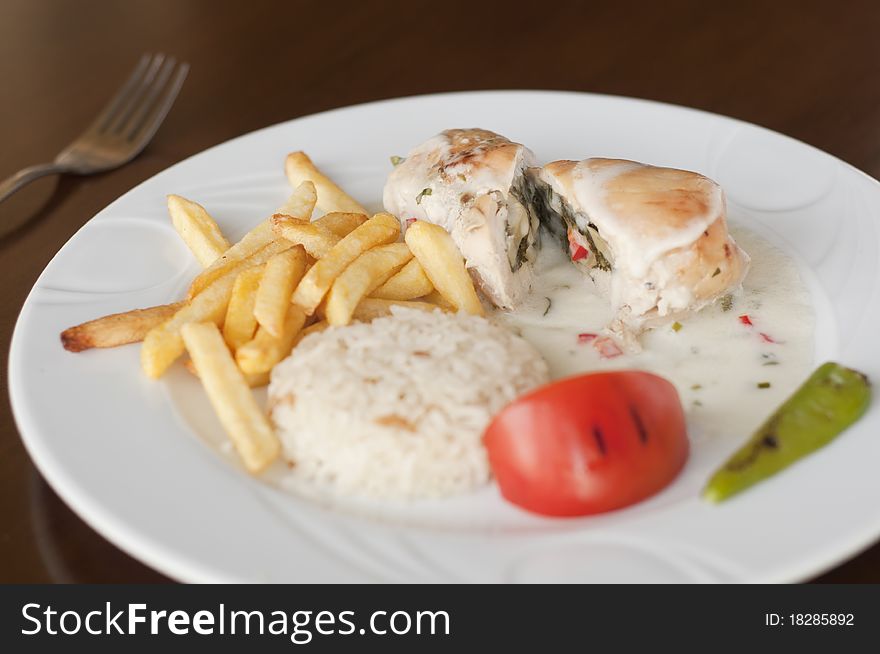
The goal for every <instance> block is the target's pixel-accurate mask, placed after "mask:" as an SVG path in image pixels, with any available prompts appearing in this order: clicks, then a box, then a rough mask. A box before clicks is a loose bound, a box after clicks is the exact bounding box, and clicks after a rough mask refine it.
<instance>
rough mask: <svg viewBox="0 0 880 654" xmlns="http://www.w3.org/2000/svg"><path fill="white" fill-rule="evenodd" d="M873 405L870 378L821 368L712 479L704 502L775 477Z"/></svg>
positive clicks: (839, 368)
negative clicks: (871, 403)
mask: <svg viewBox="0 0 880 654" xmlns="http://www.w3.org/2000/svg"><path fill="white" fill-rule="evenodd" d="M870 402H871V388H870V384H869V382H868V378H867V377H866V376H865V375H863V374H862V373H860V372H858V371H856V370H852V369H850V368H844V367H843V366H841V365H839V364H836V363H830V362H829V363H825V364H823V365H821V366H820V367H819V368H818V369H816V371H815V372H814V373H813V374H812V375H811V376H810V378H809V379H807V381H806V382H804V384H803V385H802V386H801V387H800V388H798V389H797V390H796V391H795V392H794V394H793V395H792V396H791V397H789V398H788V399H787V400H786V401H785V402H784V403H783V404H782V406H780V407H779V408H778V409H777V410H776V411H775V412H774V413H773V415H771V416H770V417H769V418H768V419H767V420H766V421H765V422H764V424H763V425H761V426H760V427H759V428H758V430H757V431H756V432H755V433H754V435H753V436H752V437H751V438H750V439H749V441H748V442H747V443H746V444H745V445H743V446H742V447H741V448H740V449H739V450H737V451H736V453H734V454H733V456H731V457H730V458H729V459H728V460H727V462H726V463H725V464H724V465H723V466H721V468H719V469H718V471H716V472H715V474H714V475H712V478H711V479H710V480H709V483H708V484H706V488H705V489H704V490H703V497H705V498H706V499H707V500H710V501H712V502H721V501H723V500H726V499H727V498H729V497H731V496H732V495H735V494H736V493H739V492H740V491H743V490H745V489H746V488H749V487H750V486H752V485H754V484H756V483H758V482H760V481H762V480H764V479H767V478H768V477H771V476H773V475H774V474H776V473H777V472H779V471H780V470H783V469H784V468H787V467H788V466H790V465H791V464H792V463H794V462H796V461H797V460H798V459H800V458H802V457H804V456H806V455H808V454H810V453H811V452H813V451H815V450H817V449H819V448H820V447H822V446H824V445H827V444H828V443H830V442H831V441H832V440H834V438H835V437H836V436H837V435H838V434H840V433H841V432H842V431H843V430H844V429H846V428H847V427H849V426H850V425H851V424H853V423H854V422H855V421H857V420H858V419H859V418H860V417H861V416H862V414H863V413H864V412H865V410H866V409H867V408H868V405H869V404H870Z"/></svg>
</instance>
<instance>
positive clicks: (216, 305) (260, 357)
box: [61, 152, 483, 474]
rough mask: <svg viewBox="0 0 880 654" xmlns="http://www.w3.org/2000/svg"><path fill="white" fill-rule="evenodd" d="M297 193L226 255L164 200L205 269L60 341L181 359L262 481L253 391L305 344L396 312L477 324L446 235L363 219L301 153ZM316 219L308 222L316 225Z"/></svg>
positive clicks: (260, 426) (259, 418)
mask: <svg viewBox="0 0 880 654" xmlns="http://www.w3.org/2000/svg"><path fill="white" fill-rule="evenodd" d="M285 172H286V174H287V178H288V180H289V181H290V183H291V186H292V187H293V188H294V191H293V194H292V195H291V196H290V198H289V199H288V200H287V202H285V203H284V205H282V206H281V207H279V208H278V210H277V211H276V212H275V213H274V214H273V215H272V216H270V217H269V218H267V219H265V220H263V221H262V222H261V223H259V224H258V225H257V226H256V227H254V228H253V229H252V230H251V231H250V232H248V233H247V234H246V235H245V236H244V238H242V239H241V240H240V241H239V242H238V243H235V244H234V245H230V243H229V241H227V239H226V238H225V237H224V236H223V233H222V231H221V230H220V227H219V226H218V225H217V223H216V221H215V220H214V219H213V218H211V216H210V215H209V214H208V212H207V211H206V210H205V209H204V207H202V206H200V205H199V204H196V203H195V202H193V201H191V200H187V199H186V198H183V197H180V196H178V195H169V196H168V212H169V214H170V215H171V221H172V224H173V225H174V228H175V230H176V231H177V233H178V234H179V235H180V237H181V238H182V239H183V241H184V243H186V245H187V247H189V249H190V250H191V251H192V253H193V255H194V256H195V258H196V259H197V260H198V262H199V263H200V264H201V266H202V267H203V270H202V272H201V273H199V274H198V275H197V276H196V278H195V279H194V280H193V281H192V283H191V284H190V287H189V290H188V291H187V295H186V298H185V299H184V300H183V301H181V302H176V303H173V304H167V305H162V306H158V307H152V308H148V309H135V310H133V311H128V312H125V313H119V314H114V315H110V316H104V317H103V318H98V319H97V320H92V321H90V322H86V323H83V324H81V325H77V326H76V327H71V328H70V329H67V330H65V331H64V332H62V334H61V341H62V343H63V345H64V347H65V348H66V349H68V350H70V351H72V352H81V351H83V350H87V349H90V348H96V347H98V348H105V347H115V346H118V345H123V344H127V343H134V342H139V341H143V345H142V347H141V365H142V367H143V370H144V372H145V373H146V375H147V376H148V377H150V378H153V379H158V378H159V377H161V376H162V375H163V374H164V373H165V371H166V370H168V368H169V367H170V366H171V365H172V364H173V363H174V362H175V361H177V360H178V359H180V358H181V357H182V356H183V355H184V354H185V353H188V354H189V359H188V360H186V361H185V362H184V365H186V367H187V368H188V369H189V370H190V371H191V372H193V373H194V374H195V375H197V376H198V377H199V379H200V380H201V382H202V385H203V386H204V388H205V392H206V394H207V396H208V398H209V400H210V401H211V404H212V405H213V407H214V410H215V412H216V413H217V416H218V417H219V419H220V422H221V423H222V425H223V427H224V429H225V430H226V432H227V434H228V435H229V438H230V440H231V441H232V443H233V445H234V446H235V449H236V451H237V452H238V454H239V456H240V457H241V459H242V461H243V463H244V465H245V467H246V468H247V469H248V470H249V471H250V472H252V473H254V474H257V473H259V472H261V471H263V470H265V469H266V467H268V466H269V465H270V464H271V463H272V462H273V461H275V459H277V458H278V456H279V454H280V451H281V446H280V443H279V441H278V438H277V437H276V436H275V434H274V433H273V430H272V426H271V424H270V422H269V420H268V418H267V416H266V413H265V412H264V411H263V409H262V408H261V407H260V406H259V403H258V402H257V400H256V398H255V396H254V395H253V393H252V391H251V388H253V387H257V386H264V385H266V384H267V383H268V382H269V375H270V373H271V371H272V368H273V367H274V366H275V365H276V364H278V363H279V362H280V361H281V360H283V359H284V358H286V357H287V356H288V355H290V353H291V352H292V351H293V349H294V347H295V346H296V344H297V343H298V342H299V340H301V339H302V338H303V337H305V336H306V335H308V334H310V333H312V332H315V331H320V330H322V329H325V328H327V327H328V326H341V325H347V324H349V323H351V322H352V321H368V320H372V319H373V318H376V317H379V316H384V315H388V314H389V313H390V311H391V307H392V306H394V305H403V306H409V307H413V308H417V309H423V310H427V311H433V310H436V309H438V308H440V309H442V310H444V311H464V312H467V313H471V314H476V315H482V314H483V306H482V304H481V303H480V299H479V297H478V296H477V293H476V290H475V289H474V285H473V282H472V281H471V277H470V275H469V274H468V272H467V270H466V269H465V264H464V260H463V258H462V256H461V253H460V252H459V251H458V249H457V247H456V246H455V243H454V242H453V241H452V238H451V237H450V236H449V234H448V233H447V232H446V231H445V230H444V229H443V228H441V227H438V226H436V225H433V224H431V223H427V222H423V221H415V222H413V221H407V222H408V223H410V224H409V225H408V227H407V228H406V231H405V234H404V237H403V240H402V241H401V226H400V221H399V220H398V219H397V218H395V217H394V216H392V215H391V214H388V213H377V214H375V215H374V216H372V217H369V215H368V213H367V211H366V210H365V209H364V208H363V207H362V206H361V205H360V204H358V203H357V202H356V201H355V200H354V199H353V198H351V197H350V196H348V195H347V194H346V193H345V192H344V191H343V190H342V189H341V188H340V187H339V186H337V185H336V184H335V183H334V182H333V181H332V180H331V179H330V178H328V177H327V176H326V175H324V174H323V173H322V172H321V171H320V170H318V169H317V168H316V167H315V165H314V164H313V163H312V161H311V159H309V157H308V156H307V155H306V154H305V153H303V152H294V153H292V154H290V155H288V157H287V160H286V164H285ZM316 208H317V210H318V211H317V213H320V214H321V215H320V217H318V218H317V219H315V220H312V215H313V213H315V209H316Z"/></svg>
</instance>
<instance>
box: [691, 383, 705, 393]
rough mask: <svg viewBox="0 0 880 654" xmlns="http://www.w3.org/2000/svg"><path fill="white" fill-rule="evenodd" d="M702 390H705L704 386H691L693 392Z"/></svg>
mask: <svg viewBox="0 0 880 654" xmlns="http://www.w3.org/2000/svg"><path fill="white" fill-rule="evenodd" d="M701 388H703V385H702V384H693V385H692V386H691V390H692V391H698V390H700V389H701Z"/></svg>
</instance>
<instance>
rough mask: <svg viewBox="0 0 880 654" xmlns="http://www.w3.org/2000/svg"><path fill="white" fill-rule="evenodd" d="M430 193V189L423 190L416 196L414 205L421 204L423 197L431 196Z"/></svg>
mask: <svg viewBox="0 0 880 654" xmlns="http://www.w3.org/2000/svg"><path fill="white" fill-rule="evenodd" d="M431 193H432V191H431V189H429V188H423V189H422V192H421V193H419V194H418V195H417V196H416V204H421V203H422V198H423V197H425V196H426V195H431Z"/></svg>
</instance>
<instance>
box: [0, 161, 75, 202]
mask: <svg viewBox="0 0 880 654" xmlns="http://www.w3.org/2000/svg"><path fill="white" fill-rule="evenodd" d="M66 170H67V168H66V167H65V166H63V165H62V164H58V163H50V164H40V165H38V166H28V167H27V168H22V169H21V170H19V171H18V172H17V173H15V174H14V175H12V176H11V177H7V178H6V179H5V180H3V181H2V182H0V202H3V200H5V199H6V198H8V197H9V196H10V195H12V194H13V193H15V192H16V191H17V190H18V189H20V188H21V187H22V186H24V185H25V184H29V183H30V182H32V181H34V180H35V179H38V178H40V177H45V176H46V175H56V174H58V173H63V172H65V171H66Z"/></svg>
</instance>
